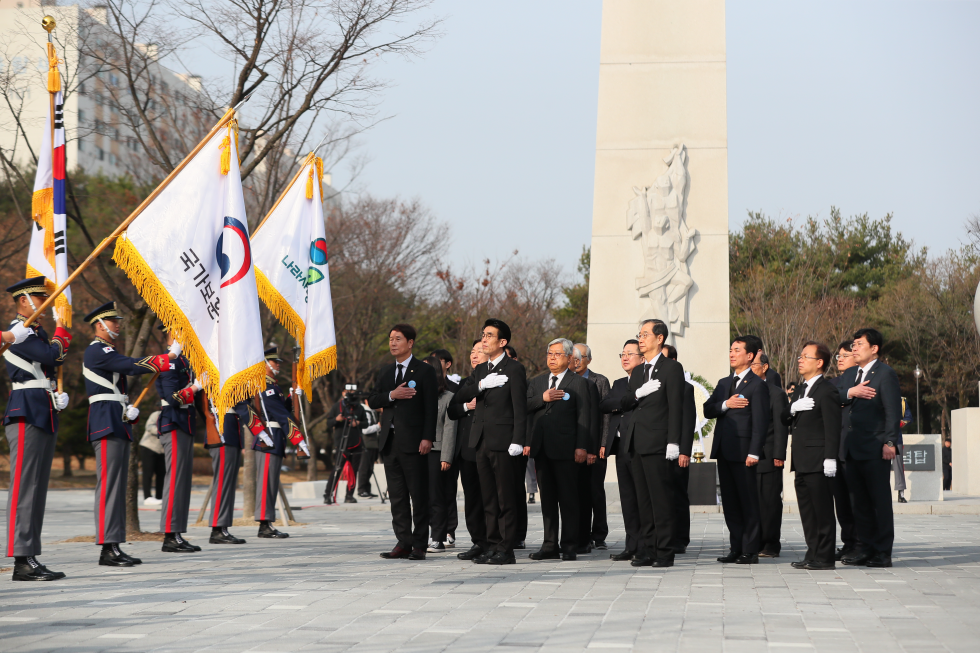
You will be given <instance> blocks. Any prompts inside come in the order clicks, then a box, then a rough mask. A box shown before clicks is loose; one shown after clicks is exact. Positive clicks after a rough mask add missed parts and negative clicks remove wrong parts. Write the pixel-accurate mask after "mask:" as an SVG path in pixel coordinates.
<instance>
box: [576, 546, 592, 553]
mask: <svg viewBox="0 0 980 653" xmlns="http://www.w3.org/2000/svg"><path fill="white" fill-rule="evenodd" d="M575 553H577V554H579V555H585V554H586V553H592V545H591V544H586V545H585V546H577V547H575Z"/></svg>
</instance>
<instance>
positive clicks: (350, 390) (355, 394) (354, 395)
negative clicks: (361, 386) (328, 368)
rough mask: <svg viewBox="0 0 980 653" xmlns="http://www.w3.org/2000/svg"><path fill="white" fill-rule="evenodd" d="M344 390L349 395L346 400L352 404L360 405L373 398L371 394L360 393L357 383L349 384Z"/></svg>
mask: <svg viewBox="0 0 980 653" xmlns="http://www.w3.org/2000/svg"><path fill="white" fill-rule="evenodd" d="M344 390H345V391H346V393H347V394H346V395H345V398H346V399H349V400H350V401H352V402H357V403H360V402H362V401H364V400H365V399H367V398H368V397H370V396H371V393H369V392H364V391H358V389H357V384H356V383H348V384H347V385H346V386H344Z"/></svg>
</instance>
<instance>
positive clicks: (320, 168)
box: [316, 157, 323, 202]
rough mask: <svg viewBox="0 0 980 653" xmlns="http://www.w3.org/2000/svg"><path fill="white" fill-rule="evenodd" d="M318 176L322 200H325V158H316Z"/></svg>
mask: <svg viewBox="0 0 980 653" xmlns="http://www.w3.org/2000/svg"><path fill="white" fill-rule="evenodd" d="M316 178H317V182H318V183H319V184H320V201H321V202H322V201H323V159H321V158H320V157H317V158H316Z"/></svg>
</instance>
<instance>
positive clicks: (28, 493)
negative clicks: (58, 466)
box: [4, 422, 56, 558]
mask: <svg viewBox="0 0 980 653" xmlns="http://www.w3.org/2000/svg"><path fill="white" fill-rule="evenodd" d="M4 430H5V431H6V435H7V445H8V446H9V448H10V490H9V492H8V493H7V557H10V558H12V557H15V556H16V557H20V556H36V555H41V526H42V525H43V524H44V503H45V501H46V500H47V498H48V479H50V478H51V459H52V458H53V457H54V443H55V440H56V437H55V435H54V434H53V433H47V432H45V431H43V430H42V429H39V428H38V427H36V426H34V425H32V424H28V423H26V422H12V423H10V424H7V426H6V427H5V429H4Z"/></svg>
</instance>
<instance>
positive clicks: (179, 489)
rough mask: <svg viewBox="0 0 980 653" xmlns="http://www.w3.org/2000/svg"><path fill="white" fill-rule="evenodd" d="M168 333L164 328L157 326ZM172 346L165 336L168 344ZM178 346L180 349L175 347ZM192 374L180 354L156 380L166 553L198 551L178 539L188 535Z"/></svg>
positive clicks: (195, 387)
mask: <svg viewBox="0 0 980 653" xmlns="http://www.w3.org/2000/svg"><path fill="white" fill-rule="evenodd" d="M159 328H160V330H161V331H163V332H164V333H167V327H166V326H165V325H160V327H159ZM174 343H175V341H174V338H173V336H172V335H170V334H169V333H167V344H168V345H170V346H173V345H174ZM178 346H179V345H178ZM192 376H193V372H192V370H191V365H190V362H189V361H188V360H187V357H186V356H184V355H183V354H179V355H178V356H177V358H175V359H174V360H172V361H170V367H169V369H167V370H164V371H163V372H160V376H159V377H157V383H156V386H157V394H159V395H160V418H159V419H158V420H157V433H158V435H159V437H160V444H161V445H163V453H164V456H165V457H166V465H167V472H166V476H165V477H164V480H163V503H162V504H161V505H160V531H161V532H162V533H164V538H163V549H162V550H163V551H164V552H165V553H193V552H194V551H200V550H201V547H199V546H194V545H192V544H190V543H188V542H187V541H186V540H184V539H183V538H182V537H181V533H186V532H187V514H188V513H189V512H190V509H191V476H192V474H193V473H194V394H195V393H197V392H199V391H200V390H201V384H200V383H198V382H197V381H194V382H193V383H192V382H191V377H192Z"/></svg>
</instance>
